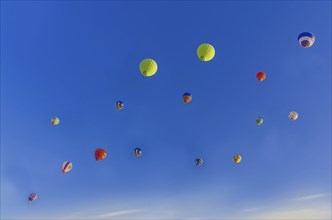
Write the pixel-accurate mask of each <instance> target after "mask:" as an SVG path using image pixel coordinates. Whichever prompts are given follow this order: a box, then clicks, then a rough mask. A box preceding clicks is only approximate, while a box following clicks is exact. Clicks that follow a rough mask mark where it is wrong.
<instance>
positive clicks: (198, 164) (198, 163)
mask: <svg viewBox="0 0 332 220" xmlns="http://www.w3.org/2000/svg"><path fill="white" fill-rule="evenodd" d="M195 164H196V166H198V167H200V166H202V164H203V159H202V158H197V159H196V160H195Z"/></svg>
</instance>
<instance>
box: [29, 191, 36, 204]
mask: <svg viewBox="0 0 332 220" xmlns="http://www.w3.org/2000/svg"><path fill="white" fill-rule="evenodd" d="M37 197H38V196H37V194H36V193H31V194H30V195H29V197H28V201H29V203H31V202H33V201H35V200H36V199H37Z"/></svg>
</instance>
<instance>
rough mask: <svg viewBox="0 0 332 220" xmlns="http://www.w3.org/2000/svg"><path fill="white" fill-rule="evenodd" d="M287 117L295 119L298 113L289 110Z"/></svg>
mask: <svg viewBox="0 0 332 220" xmlns="http://www.w3.org/2000/svg"><path fill="white" fill-rule="evenodd" d="M288 117H289V119H290V120H292V121H295V120H296V119H297V118H298V117H299V114H297V112H290V113H289V114H288Z"/></svg>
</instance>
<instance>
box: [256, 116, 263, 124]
mask: <svg viewBox="0 0 332 220" xmlns="http://www.w3.org/2000/svg"><path fill="white" fill-rule="evenodd" d="M263 121H264V120H263V118H261V117H258V118H256V124H257V125H261V124H263Z"/></svg>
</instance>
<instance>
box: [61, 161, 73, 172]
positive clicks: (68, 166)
mask: <svg viewBox="0 0 332 220" xmlns="http://www.w3.org/2000/svg"><path fill="white" fill-rule="evenodd" d="M72 168H73V164H72V163H71V162H70V161H65V162H63V164H62V167H61V171H62V173H67V172H69V171H70V170H71V169H72Z"/></svg>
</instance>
